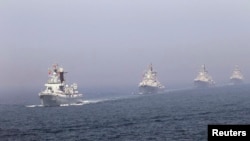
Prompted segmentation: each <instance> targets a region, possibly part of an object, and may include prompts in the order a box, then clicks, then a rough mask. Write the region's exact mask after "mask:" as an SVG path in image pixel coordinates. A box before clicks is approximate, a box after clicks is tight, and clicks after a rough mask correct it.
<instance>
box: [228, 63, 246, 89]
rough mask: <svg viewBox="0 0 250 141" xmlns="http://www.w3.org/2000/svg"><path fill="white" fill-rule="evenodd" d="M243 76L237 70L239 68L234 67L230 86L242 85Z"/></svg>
mask: <svg viewBox="0 0 250 141" xmlns="http://www.w3.org/2000/svg"><path fill="white" fill-rule="evenodd" d="M243 79H244V77H243V75H242V73H241V70H240V69H239V66H237V65H236V66H235V68H234V70H233V73H232V75H231V77H230V82H231V84H234V85H236V84H242V83H243Z"/></svg>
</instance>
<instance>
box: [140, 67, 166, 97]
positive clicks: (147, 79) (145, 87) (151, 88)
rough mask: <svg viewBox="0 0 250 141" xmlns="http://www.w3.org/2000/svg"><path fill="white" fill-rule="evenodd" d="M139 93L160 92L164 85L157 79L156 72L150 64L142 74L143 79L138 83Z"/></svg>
mask: <svg viewBox="0 0 250 141" xmlns="http://www.w3.org/2000/svg"><path fill="white" fill-rule="evenodd" d="M138 87H139V94H155V93H159V92H162V91H163V90H164V88H165V87H164V86H163V85H162V84H161V83H160V82H159V81H158V79H157V72H156V71H154V70H153V66H152V64H150V65H149V67H148V69H147V70H146V72H145V73H144V74H143V79H142V81H141V82H140V83H139V86H138Z"/></svg>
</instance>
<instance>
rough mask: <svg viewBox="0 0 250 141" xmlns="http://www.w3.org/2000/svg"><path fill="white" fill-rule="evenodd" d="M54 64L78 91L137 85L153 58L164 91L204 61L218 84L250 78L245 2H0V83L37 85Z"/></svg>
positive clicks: (188, 79)
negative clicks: (236, 72)
mask: <svg viewBox="0 0 250 141" xmlns="http://www.w3.org/2000/svg"><path fill="white" fill-rule="evenodd" d="M53 63H58V64H59V65H62V66H63V67H64V69H65V70H66V71H68V72H69V73H68V74H67V76H66V80H67V82H68V83H73V82H77V83H78V85H79V87H81V88H83V89H84V88H89V87H111V86H114V87H118V86H135V87H137V85H138V83H139V81H141V79H142V72H143V71H144V70H145V69H146V68H147V66H148V64H149V63H153V66H154V68H155V70H156V71H157V72H158V78H159V80H160V82H162V83H163V84H164V85H165V86H166V88H168V87H171V86H174V85H185V84H186V85H192V83H193V79H194V78H195V77H196V75H197V72H198V70H199V69H200V66H201V65H202V64H206V66H207V69H208V71H209V74H210V75H211V76H212V77H213V79H214V80H215V81H216V82H217V84H220V83H226V82H228V81H229V76H230V75H231V72H232V69H233V68H234V65H236V64H237V65H239V66H240V68H241V69H242V72H243V74H244V76H245V79H246V81H247V82H249V81H250V1H249V0H245V1H244V0H241V1H237V0H209V1H201V0H43V1H41V0H22V1H20V0H6V1H1V2H0V65H1V70H0V88H1V89H5V88H13V87H14V88H20V87H22V88H27V89H29V88H30V87H41V88H44V86H43V85H44V83H45V82H46V81H47V69H48V67H50V66H51V65H52V64H53Z"/></svg>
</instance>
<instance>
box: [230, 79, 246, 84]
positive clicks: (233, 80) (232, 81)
mask: <svg viewBox="0 0 250 141" xmlns="http://www.w3.org/2000/svg"><path fill="white" fill-rule="evenodd" d="M230 81H231V83H232V84H234V85H239V84H242V83H243V81H242V79H238V78H233V79H230Z"/></svg>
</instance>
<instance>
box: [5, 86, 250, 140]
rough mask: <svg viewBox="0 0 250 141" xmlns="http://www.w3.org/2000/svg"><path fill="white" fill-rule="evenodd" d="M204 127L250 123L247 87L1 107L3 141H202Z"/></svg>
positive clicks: (190, 90)
mask: <svg viewBox="0 0 250 141" xmlns="http://www.w3.org/2000/svg"><path fill="white" fill-rule="evenodd" d="M208 124H250V85H242V86H225V87H217V88H211V89H189V90H175V91H169V92H166V93H164V94H157V95H145V96H138V95H131V96H128V97H126V98H120V99H116V100H104V101H102V100H99V101H96V102H90V103H88V104H84V105H78V106H61V107H39V106H28V107H27V106H26V105H6V104H5V105H0V140H1V141H5V140H6V141H40V140H47V141H50V140H51V141H64V140H65V141H78V140H79V141H80V140H82V141H113V140H114V141H206V140H207V125H208Z"/></svg>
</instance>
